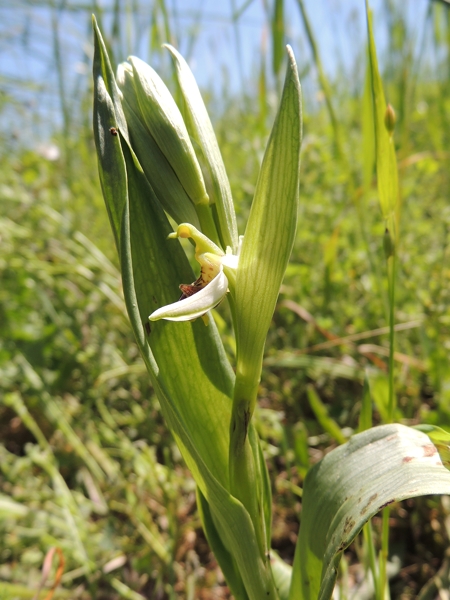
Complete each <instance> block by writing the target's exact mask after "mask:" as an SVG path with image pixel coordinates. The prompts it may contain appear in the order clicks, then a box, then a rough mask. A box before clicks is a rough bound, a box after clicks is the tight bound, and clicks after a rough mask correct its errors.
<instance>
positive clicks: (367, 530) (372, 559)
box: [363, 520, 380, 600]
mask: <svg viewBox="0 0 450 600" xmlns="http://www.w3.org/2000/svg"><path fill="white" fill-rule="evenodd" d="M363 533H364V539H365V541H366V546H367V551H368V554H369V567H370V570H371V571H372V577H373V585H374V587H375V598H376V600H380V589H379V585H380V582H379V579H378V572H377V559H376V555H375V544H374V543H373V535H372V520H370V521H369V522H368V523H366V524H365V525H364V529H363Z"/></svg>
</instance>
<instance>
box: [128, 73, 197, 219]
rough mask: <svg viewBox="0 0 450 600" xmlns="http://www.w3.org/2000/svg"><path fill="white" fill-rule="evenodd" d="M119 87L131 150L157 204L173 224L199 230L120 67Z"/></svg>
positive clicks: (193, 213)
mask: <svg viewBox="0 0 450 600" xmlns="http://www.w3.org/2000/svg"><path fill="white" fill-rule="evenodd" d="M118 84H119V88H120V89H121V92H122V96H123V97H122V105H123V110H124V113H125V117H126V119H127V123H128V129H129V135H130V141H131V144H132V147H133V150H134V152H135V153H136V156H137V158H138V160H139V163H140V164H141V166H142V169H143V171H144V173H145V176H146V177H147V179H148V181H149V183H150V184H151V186H152V188H153V190H154V192H155V194H156V196H157V197H158V200H159V201H160V203H161V205H162V206H163V208H164V210H165V211H166V212H167V214H169V215H170V216H171V217H172V219H173V220H174V221H175V222H176V223H184V222H188V223H192V225H194V226H196V227H200V223H199V220H198V217H197V213H196V211H195V208H194V205H193V204H192V202H191V199H190V198H189V196H188V195H187V193H186V190H185V189H184V187H183V186H182V185H181V183H180V180H179V179H178V177H177V175H176V173H175V171H174V170H173V168H172V167H171V165H170V163H169V161H168V160H167V158H166V156H165V155H164V153H163V152H162V151H161V149H160V148H159V146H158V144H157V143H156V141H155V139H154V138H153V136H152V135H151V133H150V132H149V130H148V129H147V126H146V125H145V123H144V121H143V120H142V118H141V115H140V112H139V103H138V100H137V97H136V92H135V89H134V86H133V82H132V77H131V75H130V74H129V73H128V72H127V71H126V70H125V69H124V68H123V67H122V65H120V66H119V70H118Z"/></svg>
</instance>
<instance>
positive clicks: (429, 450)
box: [423, 444, 437, 456]
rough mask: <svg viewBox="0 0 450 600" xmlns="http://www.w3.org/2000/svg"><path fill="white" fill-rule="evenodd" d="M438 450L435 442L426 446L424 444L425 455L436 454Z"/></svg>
mask: <svg viewBox="0 0 450 600" xmlns="http://www.w3.org/2000/svg"><path fill="white" fill-rule="evenodd" d="M436 452H437V450H436V447H435V446H434V445H433V444H427V445H426V446H423V455H424V456H434V455H435V454H436Z"/></svg>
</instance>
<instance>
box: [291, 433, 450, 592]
mask: <svg viewBox="0 0 450 600" xmlns="http://www.w3.org/2000/svg"><path fill="white" fill-rule="evenodd" d="M427 494H450V473H449V472H448V471H447V469H446V468H445V467H444V466H443V465H442V462H441V460H440V458H439V454H438V452H437V450H436V447H435V446H434V445H433V444H432V443H431V441H430V438H429V437H428V436H426V435H425V434H423V433H421V432H420V431H417V430H415V429H412V428H409V427H405V426H404V425H398V424H395V425H382V426H380V427H374V428H372V429H369V430H367V431H364V432H362V433H359V434H357V435H355V436H354V437H353V438H352V439H351V440H350V441H349V442H348V443H346V444H344V445H343V446H340V447H339V448H336V449H335V450H333V451H332V452H330V454H327V455H326V456H325V458H324V459H323V460H321V461H320V462H319V463H318V464H317V465H315V466H314V467H313V468H312V469H311V470H310V471H309V472H308V475H307V476H306V480H305V485H304V489H303V506H302V520H301V525H300V535H299V538H298V542H297V549H296V553H295V559H294V567H293V579H292V585H291V590H290V595H289V598H290V600H329V598H331V595H332V593H333V588H334V584H335V581H336V576H337V567H338V565H339V561H340V558H341V555H342V552H343V550H344V549H345V548H346V547H347V546H348V545H349V544H350V543H351V542H352V541H353V540H354V538H355V537H356V535H357V533H358V532H359V531H360V529H361V528H362V526H363V525H364V524H365V523H366V522H367V521H368V520H369V519H370V518H371V517H373V515H375V514H376V513H377V512H378V511H379V510H381V509H382V508H384V507H385V506H387V505H388V504H392V503H393V502H396V501H399V500H404V499H406V498H413V497H416V496H423V495H427Z"/></svg>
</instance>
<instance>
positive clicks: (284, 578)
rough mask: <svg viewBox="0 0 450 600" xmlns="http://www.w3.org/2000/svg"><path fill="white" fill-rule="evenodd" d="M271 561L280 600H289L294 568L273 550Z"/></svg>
mask: <svg viewBox="0 0 450 600" xmlns="http://www.w3.org/2000/svg"><path fill="white" fill-rule="evenodd" d="M270 560H271V563H272V572H273V577H274V579H275V585H276V586H277V590H278V595H279V597H280V600H288V598H289V588H290V587H291V579H292V567H291V565H288V564H287V563H285V562H284V560H282V559H281V558H280V557H279V556H278V554H277V553H276V552H274V551H273V550H272V551H271V552H270Z"/></svg>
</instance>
